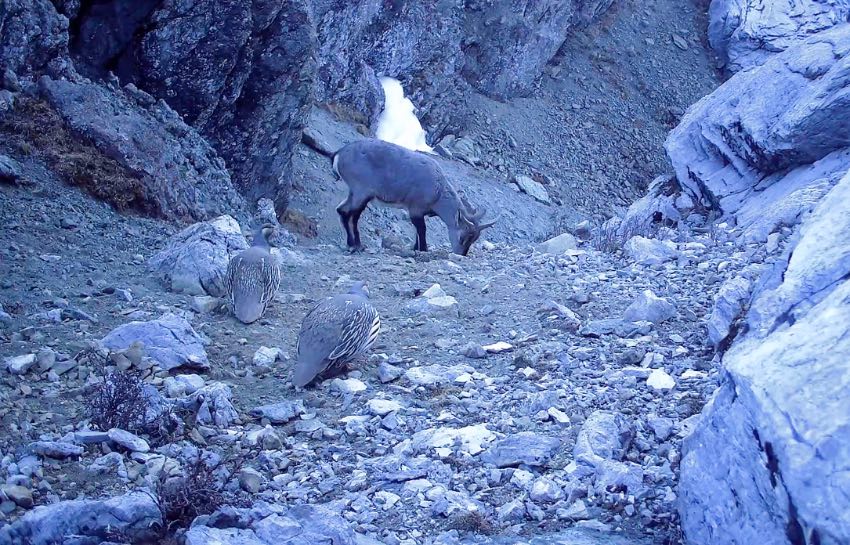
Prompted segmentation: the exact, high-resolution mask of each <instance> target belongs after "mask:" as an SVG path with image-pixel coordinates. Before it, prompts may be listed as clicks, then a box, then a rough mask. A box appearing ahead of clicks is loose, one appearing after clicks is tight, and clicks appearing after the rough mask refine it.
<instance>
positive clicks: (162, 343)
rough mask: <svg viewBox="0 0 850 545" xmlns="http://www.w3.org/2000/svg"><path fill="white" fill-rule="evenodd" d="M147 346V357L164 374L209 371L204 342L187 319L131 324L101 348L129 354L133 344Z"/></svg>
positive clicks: (172, 316)
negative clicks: (128, 349) (125, 351)
mask: <svg viewBox="0 0 850 545" xmlns="http://www.w3.org/2000/svg"><path fill="white" fill-rule="evenodd" d="M136 341H140V342H141V343H143V344H144V351H145V355H147V356H148V357H150V358H151V359H152V360H153V361H154V362H156V364H157V365H159V366H160V367H162V368H163V369H165V370H171V369H176V368H182V367H187V368H193V369H208V368H209V366H210V364H209V360H208V359H207V352H206V349H205V348H204V345H203V342H202V341H201V338H200V337H199V336H198V334H197V333H195V330H194V329H192V326H191V325H190V324H189V322H187V321H186V319H185V318H183V317H181V316H178V315H176V314H171V313H168V314H164V315H163V316H162V317H160V318H158V319H156V320H152V321H149V322H130V323H128V324H124V325H121V326H118V327H116V328H115V329H113V330H112V331H111V332H110V333H109V334H108V335H107V336H106V337H104V338H103V339H101V341H100V342H101V344H102V345H103V346H104V347H106V348H108V349H110V350H115V351H118V350H126V349H127V348H129V346H130V344H132V343H133V342H136Z"/></svg>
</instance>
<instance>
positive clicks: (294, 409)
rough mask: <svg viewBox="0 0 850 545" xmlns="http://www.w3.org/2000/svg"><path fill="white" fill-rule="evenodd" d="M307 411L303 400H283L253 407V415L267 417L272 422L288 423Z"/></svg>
mask: <svg viewBox="0 0 850 545" xmlns="http://www.w3.org/2000/svg"><path fill="white" fill-rule="evenodd" d="M305 412H307V411H306V409H305V408H304V403H303V402H302V401H301V400H298V401H281V402H280V403H274V404H271V405H262V406H260V407H256V408H254V409H251V416H255V417H257V418H266V419H268V421H269V422H271V423H272V424H286V423H287V422H289V421H290V420H293V419H295V418H296V417H298V416H299V415H302V414H304V413H305Z"/></svg>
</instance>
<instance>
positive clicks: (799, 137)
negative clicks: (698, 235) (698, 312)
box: [665, 25, 850, 240]
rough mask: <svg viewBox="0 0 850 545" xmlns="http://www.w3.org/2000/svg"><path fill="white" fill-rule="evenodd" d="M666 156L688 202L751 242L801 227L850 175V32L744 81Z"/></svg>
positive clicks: (734, 82) (707, 104)
mask: <svg viewBox="0 0 850 545" xmlns="http://www.w3.org/2000/svg"><path fill="white" fill-rule="evenodd" d="M665 147H666V149H667V153H668V156H669V157H670V161H671V163H672V164H673V167H674V169H675V172H676V176H677V179H678V181H679V183H680V184H681V186H682V187H683V189H684V190H685V191H686V193H687V194H688V195H689V196H691V197H692V198H693V199H694V200H696V201H698V202H701V203H702V204H704V205H706V206H708V207H711V208H714V209H717V210H719V211H721V212H722V213H724V214H726V215H729V216H737V218H738V224H739V225H740V226H742V227H744V230H745V238H748V239H750V240H764V238H765V237H766V236H767V234H769V233H770V232H771V230H773V229H774V228H775V227H776V226H778V225H782V224H794V223H796V222H797V221H799V219H800V218H801V217H802V215H803V214H804V213H805V212H806V211H808V210H810V209H811V208H812V206H813V205H814V204H815V203H817V202H818V200H819V199H820V198H821V197H822V196H823V195H824V194H825V193H826V192H827V191H828V190H829V188H830V187H832V186H834V185H835V183H836V182H837V181H838V180H839V179H840V177H841V176H842V175H843V174H844V172H846V171H847V169H848V166H850V149H849V148H850V25H843V26H840V27H836V28H834V29H832V30H828V31H824V32H821V33H819V34H817V35H815V36H812V37H810V38H808V39H806V40H805V41H804V42H802V43H800V44H798V45H794V46H792V47H790V48H789V49H788V50H786V51H785V52H783V53H781V54H779V55H776V56H775V57H773V58H771V59H770V60H768V61H767V62H765V63H764V64H763V65H762V66H760V67H758V68H755V69H753V70H749V71H745V72H740V73H738V74H736V75H735V76H733V77H732V78H730V79H729V80H728V81H727V82H726V83H725V84H724V85H722V86H721V87H720V88H719V89H717V90H716V91H715V92H714V93H712V94H711V95H709V96H707V97H705V98H704V99H702V100H701V101H699V102H698V103H697V104H695V105H694V106H692V107H691V108H690V109H689V110H688V112H687V113H686V114H685V116H684V118H683V119H682V122H681V123H680V125H679V126H678V127H676V128H675V129H674V130H673V131H672V132H671V133H670V135H669V137H668V139H667V142H666V144H665Z"/></svg>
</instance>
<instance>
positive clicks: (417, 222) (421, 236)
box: [410, 216, 428, 252]
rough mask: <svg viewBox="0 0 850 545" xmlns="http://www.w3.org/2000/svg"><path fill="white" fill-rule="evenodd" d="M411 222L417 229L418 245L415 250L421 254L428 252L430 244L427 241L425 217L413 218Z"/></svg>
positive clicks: (414, 247)
mask: <svg viewBox="0 0 850 545" xmlns="http://www.w3.org/2000/svg"><path fill="white" fill-rule="evenodd" d="M410 222H411V223H412V224H413V226H414V227H416V244H415V245H414V246H413V249H414V250H417V251H420V252H427V251H428V242H427V241H426V240H425V217H424V216H411V218H410Z"/></svg>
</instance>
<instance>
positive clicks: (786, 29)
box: [708, 0, 850, 72]
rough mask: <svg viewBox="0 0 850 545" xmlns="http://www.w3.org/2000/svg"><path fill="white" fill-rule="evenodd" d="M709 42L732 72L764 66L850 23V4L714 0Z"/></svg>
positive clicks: (844, 0)
mask: <svg viewBox="0 0 850 545" xmlns="http://www.w3.org/2000/svg"><path fill="white" fill-rule="evenodd" d="M708 15H709V24H708V40H709V43H710V44H711V47H712V48H713V49H714V51H715V52H716V53H717V55H718V57H720V59H721V60H722V61H723V62H724V64H725V68H726V69H727V70H729V71H731V72H737V71H739V70H746V69H749V68H752V67H754V66H758V65H761V64H764V62H765V61H767V60H768V59H770V58H771V57H772V56H774V55H776V54H777V53H780V52H782V51H785V50H786V49H788V48H789V47H791V46H792V45H794V44H797V43H799V42H801V41H803V40H805V39H806V38H807V37H809V36H811V35H812V34H816V33H818V32H820V31H822V30H826V29H829V28H832V27H833V26H836V25H840V24H842V23H846V22H847V21H848V19H850V2H848V1H847V0H837V1H834V2H821V1H818V0H774V1H772V2H753V1H744V2H742V1H740V0H713V1H712V2H711V7H710V8H709V10H708Z"/></svg>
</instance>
